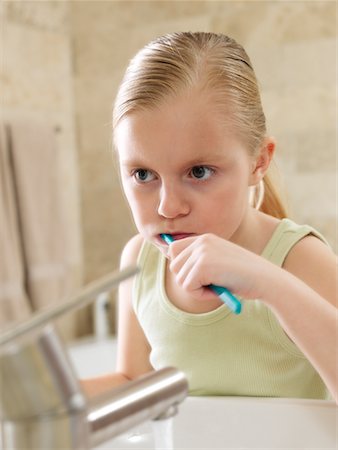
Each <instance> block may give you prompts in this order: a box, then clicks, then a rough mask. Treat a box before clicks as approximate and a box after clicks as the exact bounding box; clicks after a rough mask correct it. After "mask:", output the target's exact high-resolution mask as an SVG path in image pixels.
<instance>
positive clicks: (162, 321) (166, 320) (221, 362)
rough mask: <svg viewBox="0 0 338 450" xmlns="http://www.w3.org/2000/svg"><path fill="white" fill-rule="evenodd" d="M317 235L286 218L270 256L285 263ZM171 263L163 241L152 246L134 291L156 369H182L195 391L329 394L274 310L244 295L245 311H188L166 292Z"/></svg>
mask: <svg viewBox="0 0 338 450" xmlns="http://www.w3.org/2000/svg"><path fill="white" fill-rule="evenodd" d="M309 234H312V235H315V236H317V237H318V238H320V239H322V240H323V241H324V242H325V240H324V238H323V237H322V236H321V235H320V234H319V233H318V232H317V231H315V230H314V229H313V228H311V227H309V226H307V225H303V226H299V225H296V224H295V223H294V222H292V221H291V220H289V219H283V220H282V221H281V222H280V223H279V225H278V226H277V228H276V230H275V231H274V233H273V235H272V237H271V239H270V241H269V242H268V244H267V245H266V247H265V249H264V251H263V253H262V256H263V257H264V258H266V259H268V260H269V261H271V262H273V263H275V264H277V265H278V266H282V265H283V262H284V259H285V257H286V256H287V254H288V252H289V251H290V249H291V248H292V247H293V246H294V245H295V244H296V243H297V242H299V241H300V240H301V239H302V238H303V237H304V236H306V235H309ZM166 261H167V260H166V258H165V257H164V256H163V255H162V254H161V252H160V251H159V250H158V249H157V248H156V247H155V246H153V245H152V244H149V243H147V242H146V243H144V244H143V247H142V249H141V252H140V255H139V258H138V265H139V266H140V268H141V271H140V273H139V275H138V276H137V277H136V278H135V282H134V290H133V307H134V310H135V313H136V315H137V318H138V320H139V323H140V325H141V327H142V328H143V331H144V333H145V336H146V338H147V340H148V342H149V344H150V346H151V353H150V362H151V364H152V366H153V367H154V369H156V370H157V369H160V368H162V367H166V366H174V367H177V368H178V369H180V370H182V371H183V372H184V373H185V374H186V376H187V379H188V382H189V393H190V395H231V396H235V395H238V396H262V397H297V398H317V399H325V398H328V392H327V389H326V387H325V385H324V383H323V381H322V379H321V378H320V376H319V375H318V373H317V372H316V370H315V369H314V368H313V366H312V365H311V364H310V362H309V361H308V360H307V359H306V357H305V356H304V355H303V353H302V352H301V351H300V350H299V349H298V347H297V346H296V345H295V344H294V343H293V342H292V341H291V340H290V339H289V338H288V336H287V335H286V334H285V332H284V330H283V328H282V327H281V325H280V324H279V322H278V320H277V319H276V317H275V316H274V314H273V313H272V311H271V310H270V309H269V308H268V307H266V306H265V305H264V304H263V303H262V302H260V301H259V300H250V301H246V300H245V299H241V300H242V304H243V308H242V312H241V314H239V315H235V314H233V313H232V312H231V311H230V310H229V309H228V307H227V306H226V305H222V306H220V307H218V308H217V309H215V310H213V311H211V312H207V313H202V314H191V313H187V312H184V311H182V310H180V309H178V308H177V307H176V306H174V305H173V304H172V303H171V302H170V299H169V298H168V297H167V295H166V292H165V287H164V286H165V283H164V281H165V265H166ZM288 301H292V299H288Z"/></svg>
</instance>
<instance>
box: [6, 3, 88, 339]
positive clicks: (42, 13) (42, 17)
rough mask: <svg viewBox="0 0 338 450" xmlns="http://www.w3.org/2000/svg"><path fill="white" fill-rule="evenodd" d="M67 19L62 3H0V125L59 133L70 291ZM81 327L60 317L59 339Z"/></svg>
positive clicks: (75, 217) (72, 158) (74, 231)
mask: <svg viewBox="0 0 338 450" xmlns="http://www.w3.org/2000/svg"><path fill="white" fill-rule="evenodd" d="M69 14H70V9H69V4H68V3H67V2H55V1H53V2H48V1H47V2H36V1H35V2H34V1H33V2H31V1H5V2H2V3H1V5H0V22H1V28H0V29H1V35H0V39H1V40H0V46H1V47H0V58H1V59H0V61H1V66H0V92H1V97H0V101H1V120H4V121H10V120H11V119H12V118H17V117H22V118H25V117H29V116H33V117H36V118H37V119H40V118H42V119H47V120H49V121H50V122H51V123H53V124H55V127H57V128H58V129H59V132H58V133H57V139H58V144H59V145H58V147H59V148H58V156H59V161H60V164H61V172H62V173H61V178H62V182H61V186H60V189H61V193H62V195H63V196H64V203H65V205H66V209H67V226H68V228H69V234H70V236H72V237H73V238H72V240H71V241H70V242H69V245H70V246H71V251H70V253H71V261H69V262H70V264H71V265H72V267H73V270H74V274H73V287H74V291H75V290H76V289H78V288H79V287H80V286H81V284H82V283H83V267H82V266H83V257H82V237H81V224H80V202H79V187H78V186H79V176H78V157H77V151H76V136H75V122H74V106H73V105H74V95H73V81H72V59H71V40H70V32H69V23H70V22H69ZM46 295H48V293H46ZM60 300H61V299H60ZM83 321H86V319H83ZM81 322H82V318H80V316H77V317H76V318H75V316H69V317H66V318H63V319H62V320H61V321H60V328H61V331H62V332H63V334H64V336H65V337H66V338H67V339H68V338H69V339H71V338H73V337H74V336H75V335H77V334H79V333H80V334H81V333H82V332H84V331H85V328H88V326H87V325H86V324H84V325H83V326H81Z"/></svg>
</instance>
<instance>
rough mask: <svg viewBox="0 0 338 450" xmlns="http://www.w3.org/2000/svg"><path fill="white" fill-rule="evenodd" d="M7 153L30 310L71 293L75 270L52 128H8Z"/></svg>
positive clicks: (17, 124)
mask: <svg viewBox="0 0 338 450" xmlns="http://www.w3.org/2000/svg"><path fill="white" fill-rule="evenodd" d="M10 130H11V152H12V159H13V171H14V179H15V186H16V192H17V202H18V209H19V212H20V224H21V232H22V241H23V249H24V258H25V264H26V276H27V279H26V281H27V293H28V295H29V298H30V300H31V302H32V305H33V308H34V309H39V308H42V307H44V306H47V305H51V304H53V303H55V302H59V301H61V300H62V299H64V298H65V297H66V296H67V295H68V294H69V293H70V292H71V291H73V290H74V288H75V284H74V267H73V263H72V255H70V248H71V246H70V245H69V242H70V239H71V236H70V234H69V230H68V228H67V222H66V220H65V207H64V206H65V205H64V204H63V201H62V195H61V190H62V189H63V186H62V181H61V179H60V168H59V163H60V161H59V151H58V149H57V145H56V136H55V129H54V126H52V125H50V124H48V123H45V122H43V121H37V120H33V119H29V120H28V119H25V120H19V119H17V120H15V121H12V123H11V124H10Z"/></svg>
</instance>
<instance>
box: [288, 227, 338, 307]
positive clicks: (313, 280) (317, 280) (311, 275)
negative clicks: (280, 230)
mask: <svg viewBox="0 0 338 450" xmlns="http://www.w3.org/2000/svg"><path fill="white" fill-rule="evenodd" d="M283 268H284V269H286V270H287V271H289V272H291V273H292V274H293V275H295V276H296V277H297V278H300V279H301V280H302V281H304V282H305V283H306V284H308V285H309V286H310V287H312V288H313V289H314V290H315V291H317V292H318V293H319V294H320V295H322V296H323V297H324V298H326V299H327V300H328V301H330V302H331V303H335V302H336V298H335V297H336V294H335V293H336V289H337V257H336V255H335V254H334V253H333V251H332V250H331V249H330V247H329V246H328V245H326V244H325V243H324V242H323V241H322V240H321V239H319V238H318V237H316V236H314V235H311V234H309V235H307V236H305V237H304V238H302V239H301V240H300V241H299V242H298V243H297V244H296V245H294V247H293V248H292V249H291V250H290V252H289V253H288V255H287V257H286V259H285V262H284V265H283Z"/></svg>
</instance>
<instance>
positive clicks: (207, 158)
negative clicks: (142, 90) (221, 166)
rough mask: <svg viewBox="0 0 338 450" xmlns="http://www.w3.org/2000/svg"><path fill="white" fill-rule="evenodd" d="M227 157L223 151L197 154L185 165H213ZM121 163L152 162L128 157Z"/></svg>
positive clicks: (130, 165)
mask: <svg viewBox="0 0 338 450" xmlns="http://www.w3.org/2000/svg"><path fill="white" fill-rule="evenodd" d="M221 158H222V159H224V158H226V154H225V153H224V152H223V151H220V152H216V153H213V154H212V155H208V154H207V155H203V156H196V157H195V158H193V159H191V160H188V161H186V162H184V164H183V166H187V167H194V166H206V165H213V164H215V162H217V161H219V160H220V159H221ZM120 163H121V165H123V166H126V167H148V166H151V163H150V164H148V163H147V161H141V159H136V158H130V159H128V158H126V159H120Z"/></svg>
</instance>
